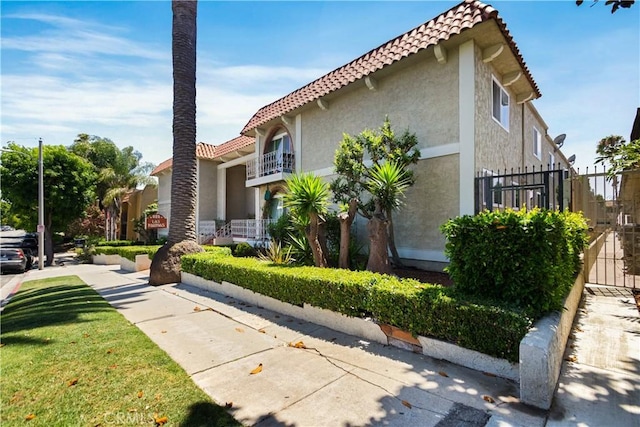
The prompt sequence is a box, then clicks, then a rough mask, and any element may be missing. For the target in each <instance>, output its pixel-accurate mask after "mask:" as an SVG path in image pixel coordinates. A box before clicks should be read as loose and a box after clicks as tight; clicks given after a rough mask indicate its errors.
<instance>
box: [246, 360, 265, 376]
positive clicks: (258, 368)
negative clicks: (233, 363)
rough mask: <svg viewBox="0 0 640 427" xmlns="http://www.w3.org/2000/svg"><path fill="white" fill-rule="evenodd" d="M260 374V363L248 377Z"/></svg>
mask: <svg viewBox="0 0 640 427" xmlns="http://www.w3.org/2000/svg"><path fill="white" fill-rule="evenodd" d="M260 372H262V363H261V364H259V365H258V366H257V367H256V368H255V369H254V370H253V371H251V372H249V375H255V374H259V373H260Z"/></svg>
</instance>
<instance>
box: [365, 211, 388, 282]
mask: <svg viewBox="0 0 640 427" xmlns="http://www.w3.org/2000/svg"><path fill="white" fill-rule="evenodd" d="M367 231H368V232H369V241H370V245H369V260H368V261H367V270H369V271H373V272H374V273H382V274H391V265H390V264H389V252H388V249H387V247H388V245H389V239H388V236H387V219H386V218H385V216H384V214H383V213H382V209H381V208H380V203H379V202H378V201H377V200H376V210H375V213H374V214H373V215H372V217H371V219H369V222H368V223H367Z"/></svg>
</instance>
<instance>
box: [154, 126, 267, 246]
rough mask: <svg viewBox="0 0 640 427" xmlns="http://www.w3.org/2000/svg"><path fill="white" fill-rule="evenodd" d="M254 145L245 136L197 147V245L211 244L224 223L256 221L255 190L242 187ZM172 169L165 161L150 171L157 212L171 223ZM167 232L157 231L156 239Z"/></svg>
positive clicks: (251, 139) (202, 143)
mask: <svg viewBox="0 0 640 427" xmlns="http://www.w3.org/2000/svg"><path fill="white" fill-rule="evenodd" d="M253 145H254V138H251V137H247V136H239V137H237V138H234V139H232V140H230V141H227V142H226V143H224V144H221V145H218V146H214V145H211V144H206V143H204V142H199V143H198V144H197V145H196V159H197V168H198V172H197V189H196V191H197V194H198V198H197V201H196V226H197V230H196V231H197V233H198V235H199V236H200V243H211V242H212V239H213V237H214V236H215V233H216V230H217V228H218V227H219V226H220V225H224V223H225V222H226V221H230V220H232V219H233V220H236V219H242V220H246V219H249V218H255V212H256V210H255V204H254V199H253V195H254V191H253V189H251V188H247V187H246V186H245V176H246V172H245V164H246V162H247V156H251V155H252V154H253V152H254V148H253ZM172 170H173V162H172V159H168V160H165V161H164V162H162V163H160V164H159V165H158V166H156V168H155V169H154V170H153V171H152V172H151V175H152V176H155V177H157V178H158V213H159V214H161V215H162V216H164V217H165V218H167V219H168V221H171V218H170V213H171V171H172ZM168 232H169V230H168V229H159V230H158V236H166V235H167V234H168ZM220 242H222V240H220V239H219V242H218V243H220ZM225 242H226V241H225Z"/></svg>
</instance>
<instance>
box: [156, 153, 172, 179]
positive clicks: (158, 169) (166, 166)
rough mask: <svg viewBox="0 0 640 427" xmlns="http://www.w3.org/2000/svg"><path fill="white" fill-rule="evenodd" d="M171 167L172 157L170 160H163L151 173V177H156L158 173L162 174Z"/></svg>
mask: <svg viewBox="0 0 640 427" xmlns="http://www.w3.org/2000/svg"><path fill="white" fill-rule="evenodd" d="M171 166H173V157H172V158H170V159H167V160H165V161H164V162H162V163H160V164H159V165H158V166H156V167H155V168H154V169H153V170H152V171H151V176H156V175H158V174H159V173H160V172H163V171H165V170H167V169H170V168H171Z"/></svg>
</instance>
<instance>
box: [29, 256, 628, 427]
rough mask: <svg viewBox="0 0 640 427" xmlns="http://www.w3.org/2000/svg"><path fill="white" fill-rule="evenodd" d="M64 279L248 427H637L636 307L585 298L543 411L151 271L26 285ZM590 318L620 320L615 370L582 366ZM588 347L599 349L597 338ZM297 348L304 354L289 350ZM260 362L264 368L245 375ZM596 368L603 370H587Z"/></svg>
mask: <svg viewBox="0 0 640 427" xmlns="http://www.w3.org/2000/svg"><path fill="white" fill-rule="evenodd" d="M71 274H75V275H78V276H80V277H81V278H82V279H83V280H84V281H85V282H86V283H88V284H89V285H91V286H92V287H93V288H94V289H96V290H97V291H98V292H99V293H100V294H101V295H102V296H103V297H104V298H105V299H106V300H107V301H109V302H110V303H111V304H112V305H113V306H114V307H116V308H117V309H118V310H119V311H120V312H121V313H122V314H123V315H124V316H125V317H126V318H127V319H128V320H129V321H131V322H132V323H133V324H135V325H136V326H138V327H139V328H140V329H141V330H142V331H144V332H145V333H146V334H147V335H148V336H149V337H150V338H151V339H152V340H154V341H155V342H156V343H157V344H158V345H159V346H160V347H161V348H162V349H164V350H165V351H166V352H167V353H168V354H169V355H170V356H171V357H172V358H173V359H174V360H176V361H177V362H178V363H179V364H180V365H181V366H182V367H183V368H184V369H185V371H187V372H188V374H189V375H190V376H191V377H192V378H193V380H194V382H195V383H196V384H198V385H199V386H200V387H201V388H203V389H204V390H205V391H206V392H207V393H208V394H209V395H210V396H211V397H212V398H213V399H214V400H215V401H216V402H218V403H220V404H222V405H224V404H225V403H231V402H232V404H233V405H232V408H231V410H230V411H231V413H232V414H233V415H234V417H236V419H238V420H239V421H241V422H242V423H244V424H247V425H255V424H258V425H260V426H271V425H295V426H338V425H374V424H385V425H393V426H405V425H406V426H418V425H419V426H436V425H437V426H440V427H444V426H469V427H472V426H485V425H489V426H544V425H545V424H548V425H553V426H558V425H563V426H564V425H585V426H597V425H613V424H612V423H614V424H615V425H617V426H639V425H640V424H639V420H640V372H639V370H638V357H639V351H638V349H640V347H638V345H637V344H638V338H639V335H640V334H639V331H638V329H639V328H640V317H639V316H638V311H637V310H636V311H635V314H634V313H633V312H632V311H631V310H627V311H625V312H624V313H621V312H618V309H617V308H615V307H611V306H609V305H606V304H604V305H603V304H599V303H598V304H596V303H592V302H591V301H592V300H591V299H590V298H588V299H587V307H586V309H587V312H586V314H587V316H584V317H583V316H581V319H582V320H580V322H582V321H584V322H586V323H579V325H582V326H580V331H583V332H579V334H581V335H577V338H576V340H575V341H576V342H575V345H574V348H572V349H570V350H571V351H578V352H580V353H579V354H578V356H577V357H578V363H568V362H565V366H564V367H563V373H562V377H561V380H560V387H559V390H558V392H557V395H556V399H555V403H554V407H553V408H552V410H551V412H550V413H548V412H546V411H541V410H538V409H534V408H531V407H528V406H525V405H522V404H520V403H519V402H518V399H517V396H518V385H517V384H516V383H514V382H512V381H509V380H505V379H502V378H497V377H492V376H488V375H484V374H482V373H481V372H477V371H473V370H470V369H466V368H463V367H460V366H457V365H453V364H450V363H447V362H443V361H439V360H435V359H431V358H429V357H426V356H423V355H420V354H415V353H411V352H408V351H405V350H400V349H398V348H395V347H389V346H383V345H380V344H376V343H370V342H366V341H365V340H362V339H360V338H357V337H354V336H350V335H345V334H342V333H339V332H335V331H333V330H331V329H327V328H324V327H321V326H318V325H315V324H312V323H308V322H305V321H301V320H298V319H295V318H290V317H288V316H285V315H280V314H278V313H275V312H271V311H269V310H266V309H262V308H260V307H256V306H250V305H247V304H245V303H243V302H241V301H238V300H234V299H233V298H228V297H224V296H221V295H219V294H215V293H211V292H207V291H203V290H200V289H198V288H193V287H189V286H186V285H182V284H173V285H166V286H161V287H151V286H148V285H147V280H148V277H147V274H148V272H139V273H127V272H123V271H120V270H118V266H96V265H70V264H67V265H66V266H63V267H48V268H46V269H44V270H42V271H38V270H33V271H31V272H29V273H28V275H27V277H25V280H32V279H38V278H43V277H52V276H60V275H71ZM591 296H592V295H589V297H591ZM625 307H626V306H625ZM602 316H604V317H602ZM595 318H598V319H599V321H604V322H605V324H607V325H609V320H607V319H609V318H619V320H620V322H619V323H620V324H619V325H615V326H612V327H617V326H620V328H618V329H619V330H620V334H622V335H616V336H614V335H613V334H612V333H611V332H610V331H607V332H606V333H605V334H604V336H605V338H607V339H616V340H617V341H619V342H620V336H624V337H626V338H625V339H627V340H628V341H627V343H628V346H627V347H625V348H626V349H627V350H628V351H627V353H628V354H626V355H624V356H622V358H621V360H620V362H619V363H617V364H616V365H615V367H612V368H611V369H610V370H606V369H607V368H601V367H596V366H592V364H588V363H587V361H588V358H587V356H586V354H591V353H592V351H593V350H594V348H593V345H594V343H593V342H592V341H589V339H587V338H586V337H590V336H592V335H591V333H592V332H591V329H590V327H589V326H587V324H588V322H589V320H593V319H595ZM623 318H624V319H626V318H628V321H623V320H624V319H623ZM629 323H630V324H631V326H630V325H629ZM634 328H635V329H634ZM577 334H578V333H577ZM595 341H597V342H598V344H602V339H601V338H597V339H595ZM299 342H302V343H303V345H304V347H306V348H295V347H292V346H291V345H292V344H293V345H295V344H296V343H299ZM634 346H635V347H634ZM608 348H613V347H612V346H611V345H609V346H608ZM582 352H584V354H583V353H582ZM621 352H622V351H621V350H620V351H619V352H617V353H616V357H618V353H620V354H621ZM605 359H606V360H609V358H608V357H607V358H605ZM583 361H584V362H583ZM259 365H261V366H262V371H261V372H260V373H257V374H253V375H252V374H250V372H251V371H252V370H254V369H255V368H256V367H257V366H259ZM596 369H599V371H597V373H599V374H600V375H594V374H593V372H594V370H596ZM603 370H606V372H605V373H602V371H603ZM603 383H606V384H603ZM594 390H595V393H594ZM603 390H604V392H603ZM603 420H608V421H607V422H605V423H603V422H602V421H603Z"/></svg>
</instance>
